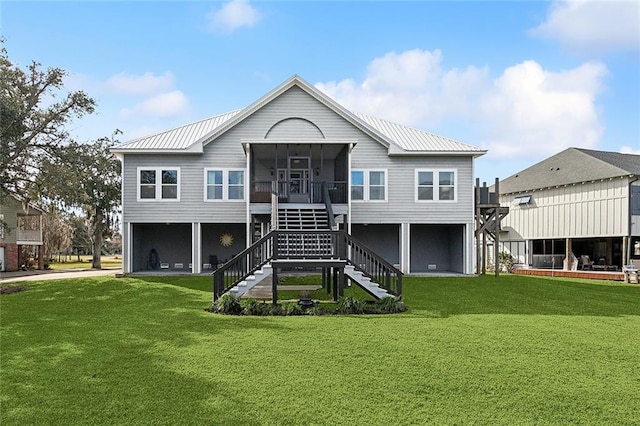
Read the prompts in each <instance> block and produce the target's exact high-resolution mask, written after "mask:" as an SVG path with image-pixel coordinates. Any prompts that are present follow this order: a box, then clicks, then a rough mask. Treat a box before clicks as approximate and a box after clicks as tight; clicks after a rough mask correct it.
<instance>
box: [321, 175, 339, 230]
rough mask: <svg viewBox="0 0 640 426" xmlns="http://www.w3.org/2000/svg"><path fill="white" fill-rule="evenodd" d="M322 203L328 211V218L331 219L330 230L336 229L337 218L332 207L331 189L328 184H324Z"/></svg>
mask: <svg viewBox="0 0 640 426" xmlns="http://www.w3.org/2000/svg"><path fill="white" fill-rule="evenodd" d="M322 202H323V203H324V206H325V208H326V209H327V217H328V218H329V229H331V230H334V229H336V218H335V216H334V215H333V206H332V205H331V197H330V196H329V187H328V186H327V183H326V182H322Z"/></svg>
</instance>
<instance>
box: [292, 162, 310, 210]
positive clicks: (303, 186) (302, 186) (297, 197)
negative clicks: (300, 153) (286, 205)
mask: <svg viewBox="0 0 640 426" xmlns="http://www.w3.org/2000/svg"><path fill="white" fill-rule="evenodd" d="M309 162H310V161H309V157H290V158H289V202H290V203H308V202H309Z"/></svg>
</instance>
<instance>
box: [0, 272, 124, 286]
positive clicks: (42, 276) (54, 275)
mask: <svg viewBox="0 0 640 426" xmlns="http://www.w3.org/2000/svg"><path fill="white" fill-rule="evenodd" d="M120 272H121V269H120V268H107V269H63V270H56V271H52V270H35V271H16V272H0V284H9V283H14V282H20V281H41V280H60V279H64V278H83V277H103V276H112V277H115V275H116V274H119V273H120Z"/></svg>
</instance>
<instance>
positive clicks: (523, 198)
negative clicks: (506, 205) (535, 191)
mask: <svg viewBox="0 0 640 426" xmlns="http://www.w3.org/2000/svg"><path fill="white" fill-rule="evenodd" d="M529 203H531V195H518V196H517V197H515V198H514V199H513V204H514V205H515V206H520V205H523V204H529Z"/></svg>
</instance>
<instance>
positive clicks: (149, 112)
mask: <svg viewBox="0 0 640 426" xmlns="http://www.w3.org/2000/svg"><path fill="white" fill-rule="evenodd" d="M188 108H189V101H188V100H187V98H186V96H185V95H184V94H183V93H182V92H181V91H179V90H174V91H172V92H167V93H160V94H158V95H155V96H152V97H151V98H148V99H146V100H145V101H144V102H141V103H139V104H137V105H136V106H135V107H134V108H133V109H129V108H127V109H123V110H122V111H121V114H122V115H124V116H132V115H145V116H157V117H171V116H175V115H180V114H184V113H185V112H187V110H188Z"/></svg>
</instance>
